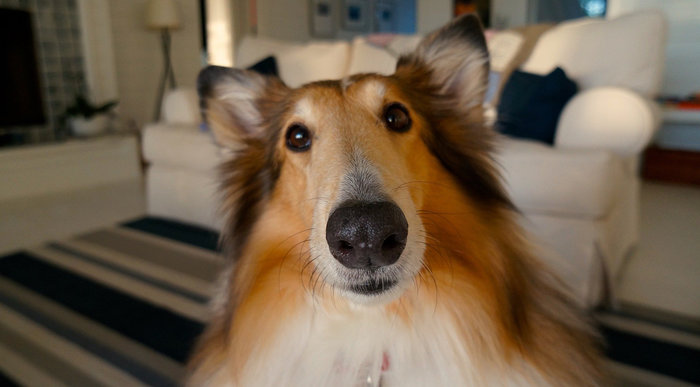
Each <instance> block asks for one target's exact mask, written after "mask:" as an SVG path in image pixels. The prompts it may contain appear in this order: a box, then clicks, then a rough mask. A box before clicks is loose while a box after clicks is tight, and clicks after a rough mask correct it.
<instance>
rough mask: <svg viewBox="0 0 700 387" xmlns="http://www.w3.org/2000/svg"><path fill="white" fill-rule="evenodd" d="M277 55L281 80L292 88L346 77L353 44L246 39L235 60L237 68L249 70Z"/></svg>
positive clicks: (258, 38) (343, 42) (248, 37)
mask: <svg viewBox="0 0 700 387" xmlns="http://www.w3.org/2000/svg"><path fill="white" fill-rule="evenodd" d="M270 55H274V56H275V58H276V59H277V66H278V70H279V75H280V78H281V79H282V80H283V81H284V82H285V83H286V84H287V85H289V86H291V87H298V86H301V85H303V84H305V83H308V82H313V81H319V80H324V79H339V78H342V77H344V76H345V74H346V71H347V65H348V60H349V56H350V44H349V43H348V42H345V41H336V42H320V41H319V42H309V43H305V44H300V43H294V42H285V41H281V40H275V39H269V38H260V37H250V36H246V37H245V38H243V40H242V41H241V45H240V47H239V49H238V53H237V56H236V67H240V68H243V67H248V66H250V65H252V64H253V63H255V62H257V61H259V60H261V59H263V58H265V57H267V56H270Z"/></svg>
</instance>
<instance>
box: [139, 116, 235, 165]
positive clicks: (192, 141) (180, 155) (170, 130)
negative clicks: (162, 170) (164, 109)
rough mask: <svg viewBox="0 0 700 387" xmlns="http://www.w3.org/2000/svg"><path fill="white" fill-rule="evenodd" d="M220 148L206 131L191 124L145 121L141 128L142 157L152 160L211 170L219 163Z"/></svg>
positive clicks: (160, 163)
mask: <svg viewBox="0 0 700 387" xmlns="http://www.w3.org/2000/svg"><path fill="white" fill-rule="evenodd" d="M222 152H223V150H222V149H221V148H220V147H219V146H217V145H216V143H215V142H214V138H213V137H212V136H211V134H210V133H208V132H202V131H201V130H200V129H199V128H198V127H197V126H195V125H164V124H159V123H155V124H150V125H147V126H146V127H145V129H144V132H143V157H144V159H146V161H148V162H149V163H152V164H158V165H165V166H170V167H183V168H185V169H188V170H192V171H211V170H213V169H214V168H216V166H217V165H219V161H220V160H221V155H222Z"/></svg>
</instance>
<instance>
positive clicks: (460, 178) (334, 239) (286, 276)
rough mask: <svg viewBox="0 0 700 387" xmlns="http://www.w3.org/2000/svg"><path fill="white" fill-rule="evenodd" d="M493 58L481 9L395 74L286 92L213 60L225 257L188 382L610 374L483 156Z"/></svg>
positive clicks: (480, 380) (212, 118)
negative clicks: (222, 151)
mask: <svg viewBox="0 0 700 387" xmlns="http://www.w3.org/2000/svg"><path fill="white" fill-rule="evenodd" d="M488 71H489V65H488V52H487V49H486V43H485V40H484V35H483V31H482V27H481V24H480V22H479V21H478V19H477V18H475V17H473V16H467V17H462V18H458V19H456V20H455V21H453V22H451V23H450V24H448V25H447V26H445V27H443V28H442V29H440V30H438V31H436V32H434V33H432V34H430V35H429V36H427V37H426V38H425V39H424V40H423V41H422V42H421V43H420V44H419V46H418V48H417V49H416V50H415V51H414V52H413V53H410V54H408V55H404V56H402V57H401V58H400V59H399V61H398V64H397V66H396V71H395V73H394V74H393V75H390V76H382V75H378V74H359V75H353V76H350V77H348V78H345V79H341V80H338V81H319V82H313V83H310V84H307V85H304V86H302V87H300V88H297V89H291V88H288V87H287V86H286V85H284V84H283V83H282V82H281V81H280V80H279V79H277V78H274V77H265V76H263V75H260V74H257V73H254V72H250V71H245V70H236V69H229V68H223V67H208V68H206V69H204V70H203V71H202V73H201V74H200V76H199V80H198V82H199V85H198V87H199V92H200V96H201V98H202V107H203V114H204V116H205V118H206V120H207V121H208V123H209V125H210V127H211V128H212V131H213V133H214V135H215V137H216V139H217V141H218V142H219V143H220V144H222V145H224V146H226V147H228V148H229V149H230V151H231V152H230V154H231V158H230V159H229V160H228V161H225V162H224V164H223V165H222V174H223V175H222V190H223V202H224V208H225V210H226V212H227V226H226V227H225V229H224V231H223V233H222V237H223V238H224V245H225V253H226V254H227V255H229V256H230V258H231V260H230V262H231V265H230V269H229V270H227V272H226V273H225V275H224V276H223V279H222V281H221V286H220V297H218V298H217V299H216V300H215V301H214V302H213V304H214V309H215V312H214V316H213V318H212V321H211V323H210V325H209V326H208V328H207V329H206V331H205V333H204V334H203V336H202V337H201V339H200V342H199V345H198V348H197V349H196V351H195V353H194V355H193V357H192V359H191V362H190V367H191V368H190V369H191V375H190V380H189V382H190V384H191V385H197V386H199V385H214V386H219V385H222V386H224V385H226V386H375V385H381V386H515V385H517V386H522V385H535V386H544V385H552V386H571V385H598V384H599V383H600V379H599V378H600V376H599V375H600V373H599V370H600V367H599V356H598V349H597V345H596V338H595V334H594V332H593V331H592V330H591V329H590V327H589V325H588V324H587V323H586V322H585V319H584V317H583V316H584V314H583V313H581V312H580V311H579V310H578V309H577V308H576V307H575V306H573V305H572V304H571V303H570V302H569V299H568V298H567V296H565V294H566V293H565V292H563V291H562V290H560V285H559V282H558V281H557V280H556V279H554V278H553V277H552V275H550V274H549V272H548V271H547V270H546V269H545V268H544V267H543V266H542V265H541V264H540V263H539V262H538V261H537V260H535V259H534V258H533V257H532V256H531V255H530V253H529V250H530V248H529V247H528V246H527V243H526V242H525V238H524V237H523V236H521V232H520V230H519V229H518V226H517V225H516V217H517V215H518V214H517V211H516V210H515V209H514V207H513V205H512V204H511V202H510V200H509V198H508V197H507V196H506V195H505V193H504V191H503V188H502V186H501V183H500V181H499V178H498V176H497V173H496V171H495V167H494V164H493V162H492V160H491V158H490V149H491V146H492V145H491V143H492V134H491V133H490V129H489V128H486V127H485V126H484V124H483V111H482V99H483V96H484V90H485V87H486V82H487V77H488ZM543 189H546V187H543Z"/></svg>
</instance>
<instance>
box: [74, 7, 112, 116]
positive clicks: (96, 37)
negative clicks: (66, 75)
mask: <svg viewBox="0 0 700 387" xmlns="http://www.w3.org/2000/svg"><path fill="white" fill-rule="evenodd" d="M78 7H79V10H80V25H81V27H82V34H81V37H82V45H83V53H84V58H85V75H86V81H87V85H88V94H89V97H90V98H92V100H93V101H94V102H95V103H104V102H106V101H108V100H114V99H117V98H118V97H119V91H118V89H117V73H116V68H115V65H114V63H115V62H114V44H113V43H112V27H111V23H110V17H109V3H108V1H107V0H80V1H79V2H78Z"/></svg>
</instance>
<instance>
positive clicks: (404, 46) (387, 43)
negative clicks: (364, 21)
mask: <svg viewBox="0 0 700 387" xmlns="http://www.w3.org/2000/svg"><path fill="white" fill-rule="evenodd" d="M379 36H381V37H382V39H381V40H382V44H379V43H378V42H373V41H372V38H373V37H379ZM375 40H380V39H375ZM420 40H421V37H420V36H418V35H388V36H387V35H386V34H378V35H370V36H368V37H357V38H355V39H354V40H353V41H352V45H351V47H350V64H349V65H348V71H347V75H352V74H359V73H378V74H383V75H391V74H393V73H394V70H395V69H396V62H397V61H398V59H399V57H400V56H401V55H403V54H406V53H408V52H411V51H413V50H414V49H415V48H416V47H417V46H418V43H420Z"/></svg>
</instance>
